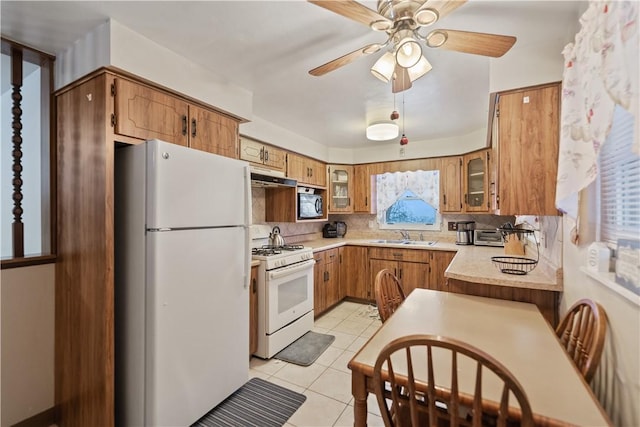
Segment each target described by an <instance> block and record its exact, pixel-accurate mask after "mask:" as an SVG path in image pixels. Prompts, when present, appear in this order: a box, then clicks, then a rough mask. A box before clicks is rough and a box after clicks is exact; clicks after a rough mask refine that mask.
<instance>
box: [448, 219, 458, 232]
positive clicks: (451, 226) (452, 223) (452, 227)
mask: <svg viewBox="0 0 640 427" xmlns="http://www.w3.org/2000/svg"><path fill="white" fill-rule="evenodd" d="M447 227H448V228H449V231H456V230H457V229H458V228H457V227H456V223H455V221H449V222H448V223H447Z"/></svg>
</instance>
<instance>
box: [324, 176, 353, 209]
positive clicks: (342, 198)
mask: <svg viewBox="0 0 640 427" xmlns="http://www.w3.org/2000/svg"><path fill="white" fill-rule="evenodd" d="M327 172H328V177H329V205H328V211H329V213H352V212H353V166H347V165H329V166H327Z"/></svg>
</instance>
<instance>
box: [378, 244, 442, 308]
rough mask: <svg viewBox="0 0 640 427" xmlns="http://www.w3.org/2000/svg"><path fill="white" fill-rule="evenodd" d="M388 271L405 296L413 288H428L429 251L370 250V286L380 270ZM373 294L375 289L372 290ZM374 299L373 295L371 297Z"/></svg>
mask: <svg viewBox="0 0 640 427" xmlns="http://www.w3.org/2000/svg"><path fill="white" fill-rule="evenodd" d="M385 268H386V269H389V270H390V271H391V272H392V273H393V274H394V275H395V276H396V277H397V278H398V280H399V281H400V284H401V285H402V289H403V290H404V293H405V295H409V293H410V292H411V291H413V290H414V289H415V288H426V289H428V288H429V251H425V250H423V249H395V248H379V247H376V248H370V249H369V274H370V277H371V283H372V286H375V285H374V284H375V279H376V275H377V274H378V272H379V271H380V270H382V269H385ZM373 292H375V289H373ZM372 296H373V299H375V294H374V295H372Z"/></svg>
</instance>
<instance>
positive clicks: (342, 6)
mask: <svg viewBox="0 0 640 427" xmlns="http://www.w3.org/2000/svg"><path fill="white" fill-rule="evenodd" d="M307 1H308V2H309V3H313V4H315V5H316V6H320V7H323V8H325V9H327V10H330V11H331V12H334V13H337V14H338V15H342V16H344V17H345V18H349V19H352V20H354V21H356V22H359V23H361V24H364V25H366V26H368V27H369V26H371V24H372V23H373V22H377V23H379V25H381V27H382V28H379V29H381V30H384V29H388V28H391V27H393V21H390V20H389V19H387V18H385V17H384V16H382V15H380V14H379V13H378V12H376V11H374V10H371V9H369V8H368V7H366V6H363V5H362V4H360V3H358V2H356V1H353V0H307ZM374 29H376V28H374Z"/></svg>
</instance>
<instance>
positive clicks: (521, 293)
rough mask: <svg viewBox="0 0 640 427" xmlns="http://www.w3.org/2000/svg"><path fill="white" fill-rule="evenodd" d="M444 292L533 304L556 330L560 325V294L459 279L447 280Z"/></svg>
mask: <svg viewBox="0 0 640 427" xmlns="http://www.w3.org/2000/svg"><path fill="white" fill-rule="evenodd" d="M444 290H446V291H448V292H454V293H457V294H465V295H475V296H479V297H489V298H497V299H505V300H510V301H519V302H528V303H532V304H535V305H536V306H538V309H539V310H540V312H541V313H542V316H543V317H544V318H545V319H546V320H547V322H549V324H550V325H551V326H552V327H553V328H554V329H555V327H556V326H557V325H558V298H559V293H558V292H554V291H545V290H541V289H528V288H514V287H512V286H498V285H486V284H484V283H472V282H465V281H463V280H458V279H447V285H446V289H444Z"/></svg>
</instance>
